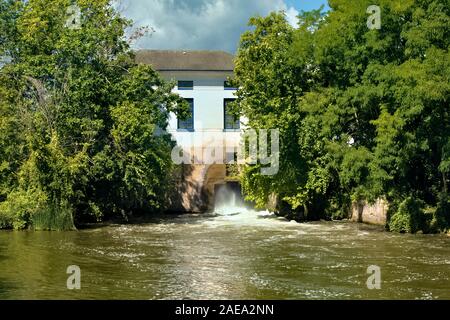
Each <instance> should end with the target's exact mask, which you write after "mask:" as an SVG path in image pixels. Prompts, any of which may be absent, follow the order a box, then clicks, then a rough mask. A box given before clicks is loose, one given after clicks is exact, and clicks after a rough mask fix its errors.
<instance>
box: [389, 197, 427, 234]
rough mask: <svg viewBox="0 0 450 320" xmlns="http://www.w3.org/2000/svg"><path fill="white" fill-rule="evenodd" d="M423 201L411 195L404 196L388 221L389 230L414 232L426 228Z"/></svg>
mask: <svg viewBox="0 0 450 320" xmlns="http://www.w3.org/2000/svg"><path fill="white" fill-rule="evenodd" d="M424 208H425V203H424V202H423V201H422V200H416V199H414V198H412V197H408V198H406V199H405V200H404V201H403V202H402V203H401V204H400V206H399V208H398V210H397V212H396V213H395V214H394V215H393V216H392V217H391V219H390V221H389V230H390V231H393V232H400V233H416V232H418V231H420V230H424V229H428V228H426V221H425V213H424Z"/></svg>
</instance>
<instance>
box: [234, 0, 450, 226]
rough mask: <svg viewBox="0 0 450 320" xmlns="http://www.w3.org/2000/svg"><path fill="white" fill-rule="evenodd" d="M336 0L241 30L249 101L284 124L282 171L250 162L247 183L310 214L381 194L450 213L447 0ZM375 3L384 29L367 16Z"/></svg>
mask: <svg viewBox="0 0 450 320" xmlns="http://www.w3.org/2000/svg"><path fill="white" fill-rule="evenodd" d="M329 4H330V8H331V10H330V11H329V12H328V13H327V14H326V15H325V16H324V15H323V14H321V13H320V10H319V11H313V12H303V13H301V15H300V16H299V27H298V28H297V29H295V30H294V29H293V28H290V27H289V26H288V24H287V22H286V19H285V18H284V17H283V14H275V13H274V14H271V15H270V16H268V17H267V18H255V19H252V20H251V23H252V24H253V25H255V28H254V30H253V31H250V32H248V33H246V34H244V35H243V36H242V39H241V46H240V48H239V51H238V56H237V62H236V69H237V71H236V75H237V79H236V81H237V83H238V84H239V86H240V90H239V91H238V96H239V99H240V103H241V106H242V113H243V115H244V116H246V117H247V118H249V120H250V122H249V123H250V126H252V127H254V128H257V129H262V128H277V127H278V128H280V131H281V136H282V137H281V139H282V141H281V144H282V147H281V149H282V150H281V169H280V172H279V174H278V175H277V176H276V177H261V176H259V174H258V170H257V168H256V167H254V166H249V167H248V168H247V169H246V171H245V174H244V176H243V181H244V186H245V191H246V192H247V193H248V194H249V198H250V199H251V200H256V201H257V203H258V204H259V205H261V206H263V205H264V204H265V203H266V201H267V200H268V195H270V194H273V193H274V194H276V195H278V196H279V198H281V199H283V200H284V202H285V205H287V209H288V211H291V212H292V211H298V208H300V209H301V210H300V211H301V212H300V213H302V216H304V217H306V218H308V219H315V218H319V217H320V218H330V217H345V216H346V214H347V212H348V208H349V205H350V203H351V201H353V200H359V199H365V200H375V199H376V198H377V197H386V198H387V199H388V200H389V201H390V203H391V208H392V210H393V211H394V212H395V211H396V210H397V208H398V207H399V205H400V204H401V203H402V202H404V201H405V199H408V198H410V197H411V196H412V197H413V198H414V199H415V201H411V203H412V205H414V203H422V202H423V203H424V206H426V207H436V206H437V207H438V210H437V211H436V212H437V213H436V214H438V215H440V217H436V219H435V220H437V221H448V216H449V215H450V213H449V212H448V210H447V209H444V208H448V182H449V167H450V166H449V165H448V163H449V160H448V159H449V152H448V150H449V147H448V145H449V137H450V128H449V124H450V119H449V109H448V97H449V91H450V90H449V88H450V87H449V85H450V81H449V74H450V73H449V61H450V59H449V54H448V46H449V42H448V41H449V28H450V23H449V22H450V21H449V8H448V3H447V1H444V0H420V1H419V0H415V1H414V0H409V1H397V0H396V1H391V0H379V1H376V3H373V1H366V0H358V1H345V0H330V1H329ZM373 4H376V5H379V6H380V8H381V17H382V25H381V30H369V28H368V27H367V24H366V22H367V18H368V16H369V15H368V14H367V12H366V11H367V8H368V7H369V5H373ZM280 29H281V30H286V31H285V32H284V33H283V32H280ZM284 35H286V36H284ZM302 208H303V209H302ZM419 209H420V208H418V210H416V211H414V210H409V211H408V210H403V211H402V212H403V213H405V212H413V211H414V212H423V211H421V210H419ZM406 214H407V213H406ZM424 228H425V227H424ZM442 228H445V226H443V227H441V229H442ZM413 229H414V230H413ZM413 229H411V231H417V230H415V228H413Z"/></svg>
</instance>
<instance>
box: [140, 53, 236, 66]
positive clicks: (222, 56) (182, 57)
mask: <svg viewBox="0 0 450 320" xmlns="http://www.w3.org/2000/svg"><path fill="white" fill-rule="evenodd" d="M233 60H234V56H233V55H232V54H230V53H227V52H224V51H170V50H140V51H137V52H136V62H137V63H142V64H149V65H151V66H153V68H154V69H155V70H157V71H233V69H234V62H233Z"/></svg>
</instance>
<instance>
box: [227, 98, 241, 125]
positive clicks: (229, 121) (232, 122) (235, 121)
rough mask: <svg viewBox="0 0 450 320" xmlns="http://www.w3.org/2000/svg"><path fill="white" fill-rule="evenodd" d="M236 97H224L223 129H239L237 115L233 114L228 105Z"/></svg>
mask: <svg viewBox="0 0 450 320" xmlns="http://www.w3.org/2000/svg"><path fill="white" fill-rule="evenodd" d="M235 100H236V99H225V100H224V103H223V109H224V122H225V123H224V127H225V130H239V129H240V128H241V123H240V119H239V117H237V116H235V115H234V114H233V113H232V112H231V108H230V106H229V104H230V103H232V102H234V101H235Z"/></svg>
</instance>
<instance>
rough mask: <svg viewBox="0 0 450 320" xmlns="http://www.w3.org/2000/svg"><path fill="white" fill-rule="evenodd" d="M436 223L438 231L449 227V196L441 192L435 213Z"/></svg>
mask: <svg viewBox="0 0 450 320" xmlns="http://www.w3.org/2000/svg"><path fill="white" fill-rule="evenodd" d="M435 220H436V225H437V227H438V228H439V230H440V231H445V230H448V229H450V197H449V196H448V194H445V193H442V194H441V195H440V196H439V202H438V206H437V210H436V214H435Z"/></svg>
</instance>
